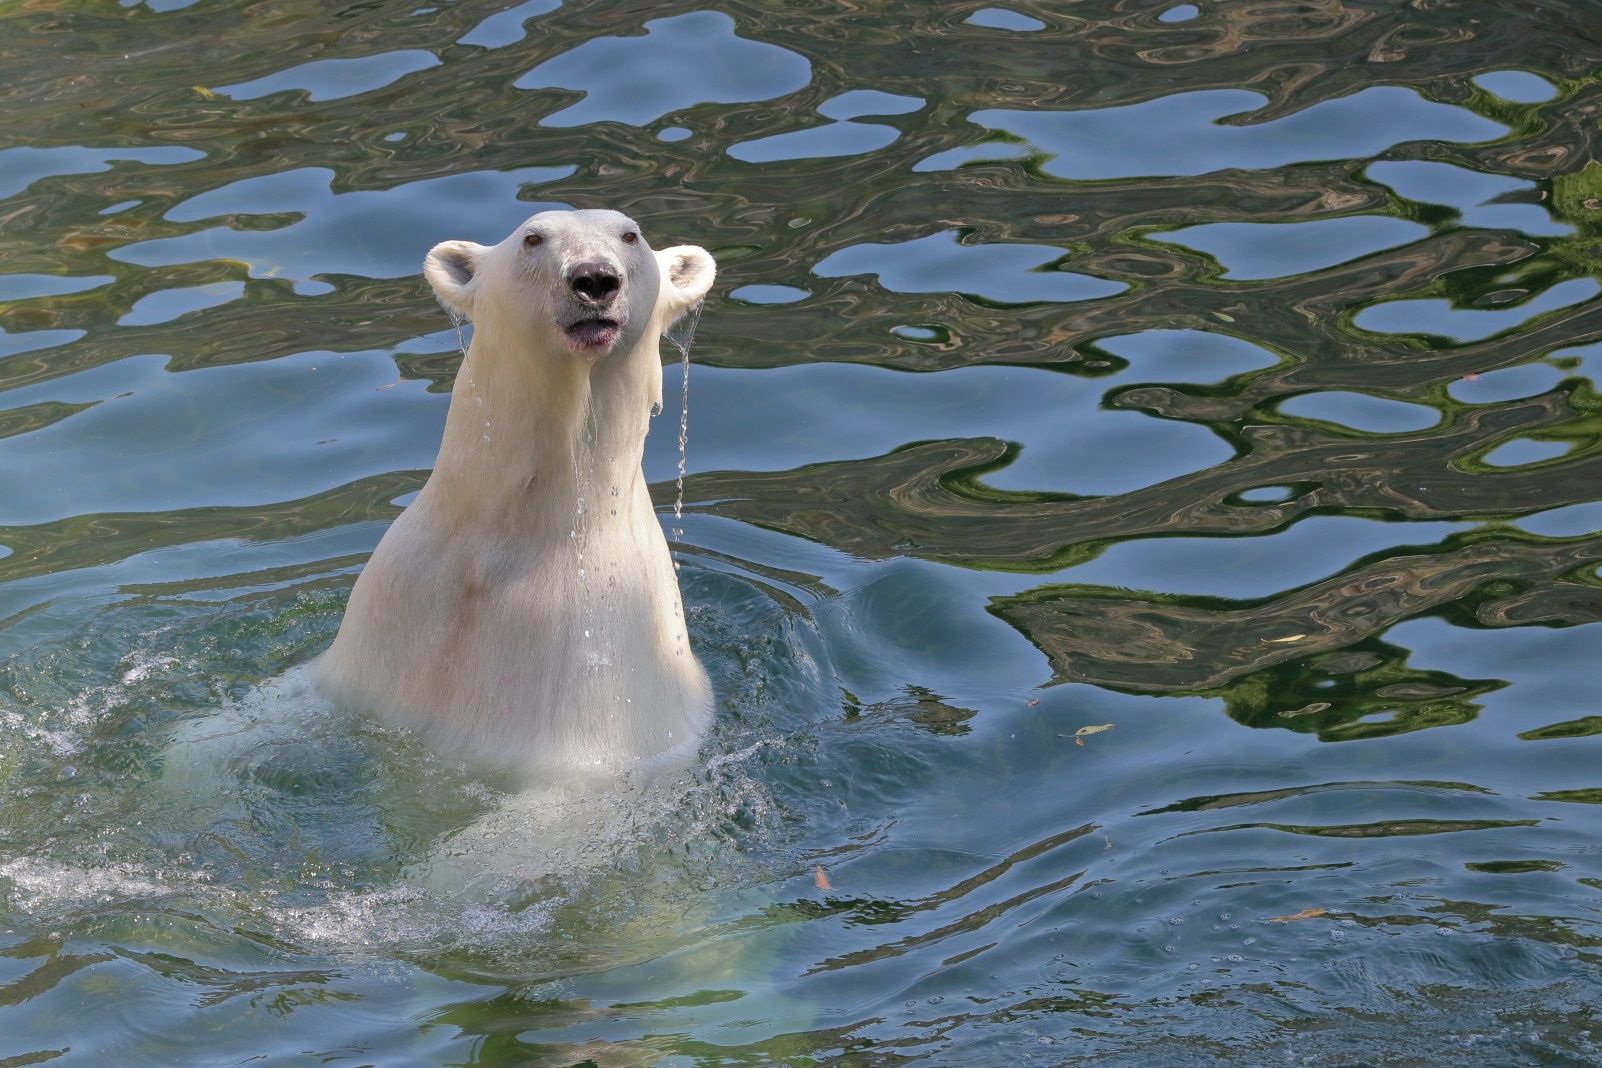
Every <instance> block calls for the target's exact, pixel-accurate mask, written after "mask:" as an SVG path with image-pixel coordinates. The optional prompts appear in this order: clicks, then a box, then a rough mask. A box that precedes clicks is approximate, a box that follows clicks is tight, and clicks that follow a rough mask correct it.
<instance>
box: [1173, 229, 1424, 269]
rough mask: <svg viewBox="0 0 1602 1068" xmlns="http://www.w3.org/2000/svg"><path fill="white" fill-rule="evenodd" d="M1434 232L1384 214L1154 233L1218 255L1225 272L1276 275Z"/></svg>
mask: <svg viewBox="0 0 1602 1068" xmlns="http://www.w3.org/2000/svg"><path fill="white" fill-rule="evenodd" d="M1428 234H1429V228H1428V227H1426V226H1421V225H1419V224H1418V223H1412V222H1406V221H1405V220H1402V219H1392V218H1389V217H1386V216H1383V215H1358V216H1353V217H1351V218H1345V219H1318V220H1314V221H1311V222H1298V223H1207V224H1204V225H1202V226H1188V227H1186V228H1185V229H1183V230H1173V231H1170V232H1168V233H1162V234H1153V235H1151V239H1152V240H1154V241H1165V242H1171V243H1173V244H1176V245H1184V246H1185V247H1186V248H1193V249H1196V250H1197V251H1198V252H1205V253H1207V254H1208V255H1209V256H1212V257H1213V258H1214V259H1216V260H1217V261H1218V262H1219V263H1221V264H1223V265H1224V267H1225V271H1224V277H1225V278H1276V277H1282V276H1285V275H1293V274H1305V273H1306V272H1308V271H1316V270H1319V269H1320V268H1323V267H1333V266H1335V265H1336V264H1338V263H1345V262H1346V261H1348V260H1355V259H1359V258H1361V257H1363V256H1367V255H1370V254H1372V253H1375V252H1379V251H1381V250H1382V249H1387V248H1396V247H1397V246H1399V245H1405V244H1408V243H1410V242H1413V241H1417V240H1418V239H1419V238H1421V237H1425V236H1427V235H1428Z"/></svg>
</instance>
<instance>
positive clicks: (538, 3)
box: [456, 0, 562, 48]
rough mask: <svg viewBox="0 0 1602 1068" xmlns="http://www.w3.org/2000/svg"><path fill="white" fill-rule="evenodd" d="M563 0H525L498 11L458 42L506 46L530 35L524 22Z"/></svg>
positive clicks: (479, 45)
mask: <svg viewBox="0 0 1602 1068" xmlns="http://www.w3.org/2000/svg"><path fill="white" fill-rule="evenodd" d="M561 6H562V4H561V0H524V2H523V3H521V4H516V5H513V6H512V7H509V8H507V9H506V10H505V11H498V12H496V13H495V14H493V15H491V16H489V17H488V18H486V19H485V20H484V21H482V22H480V23H479V24H478V25H477V26H474V27H473V28H472V29H471V30H469V31H467V32H466V33H464V34H462V36H460V37H458V38H457V39H456V43H457V44H465V45H477V46H478V47H480V48H505V47H506V46H507V45H510V44H516V43H517V42H519V41H521V40H522V39H523V38H524V37H526V36H527V35H528V27H526V26H525V25H524V23H526V22H528V20H529V19H532V18H537V17H538V16H540V15H545V14H548V13H550V12H552V11H555V10H556V9H557V8H559V7H561Z"/></svg>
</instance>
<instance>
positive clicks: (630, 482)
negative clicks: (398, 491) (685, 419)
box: [429, 322, 662, 539]
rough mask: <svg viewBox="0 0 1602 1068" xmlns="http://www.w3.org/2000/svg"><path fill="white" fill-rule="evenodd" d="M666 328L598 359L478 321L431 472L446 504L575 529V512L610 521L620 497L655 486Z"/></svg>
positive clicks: (480, 516)
mask: <svg viewBox="0 0 1602 1068" xmlns="http://www.w3.org/2000/svg"><path fill="white" fill-rule="evenodd" d="M656 327H657V324H656V323H655V322H652V323H650V324H648V329H647V330H646V332H645V333H644V335H643V336H642V337H641V338H640V340H638V341H636V342H635V343H634V345H633V346H632V347H629V348H623V347H622V346H620V347H619V348H618V350H616V351H614V352H612V353H609V354H608V355H606V356H603V357H601V358H600V359H599V360H597V361H596V362H595V364H594V365H593V366H591V365H589V364H588V363H587V361H585V360H583V359H582V358H579V357H576V356H574V355H573V354H571V353H568V352H565V351H560V350H557V351H548V350H545V349H543V348H542V347H540V346H534V345H529V344H528V343H526V342H523V343H518V342H519V340H520V339H516V338H515V335H513V336H512V337H511V338H508V336H507V333H506V332H502V331H499V330H496V329H494V327H493V325H491V324H484V325H483V326H481V327H479V328H478V329H477V330H475V334H474V338H473V343H472V346H471V347H470V348H469V350H468V353H467V357H466V359H465V360H464V361H463V363H462V366H461V369H460V370H459V371H458V373H457V376H456V383H455V385H454V386H453V387H452V390H451V404H450V411H449V414H448V415H447V417H446V424H445V434H444V437H443V440H442V441H441V443H440V451H439V457H438V459H437V461H436V462H435V467H434V475H433V477H432V478H431V479H430V480H429V485H430V487H431V488H433V487H436V486H437V495H438V496H439V498H440V501H439V503H440V504H442V505H444V506H445V508H444V511H445V512H446V514H450V515H457V516H461V517H462V518H463V520H464V521H467V522H471V523H472V524H473V525H475V526H480V525H482V524H485V523H491V524H503V523H504V524H508V525H509V526H510V527H511V529H513V530H515V531H516V532H517V534H518V536H519V537H521V538H531V537H532V538H540V537H542V536H549V537H555V538H562V539H565V538H567V537H569V535H570V532H571V531H572V530H573V528H574V524H575V522H578V523H580V524H582V525H586V526H588V527H590V529H592V530H593V529H595V528H597V527H604V526H606V525H607V524H608V523H609V521H610V520H611V519H613V518H614V517H615V516H617V515H619V514H620V513H621V512H622V511H623V510H617V509H615V508H614V505H615V502H616V501H619V500H620V501H623V502H626V503H632V502H633V501H634V500H635V499H636V498H637V497H639V496H640V495H642V494H644V492H645V485H644V473H643V471H642V470H641V458H642V456H643V453H644V449H645V436H646V432H647V430H648V429H649V423H650V414H651V406H652V404H653V403H655V402H657V401H659V399H660V397H661V375H662V370H661V356H660V354H659V351H658V349H657V345H656V344H655V341H656V338H657V337H659V336H660V335H659V331H658V330H657V329H656ZM509 341H510V343H509ZM603 503H604V504H605V505H606V506H605V507H602V504H603ZM633 511H635V509H632V508H630V509H627V513H632V512H633ZM636 518H637V517H636ZM652 523H653V524H654V523H655V520H654V516H653V518H652Z"/></svg>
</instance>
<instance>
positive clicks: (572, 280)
mask: <svg viewBox="0 0 1602 1068" xmlns="http://www.w3.org/2000/svg"><path fill="white" fill-rule="evenodd" d="M567 284H568V285H569V286H571V287H572V289H573V292H574V294H575V295H576V296H577V297H578V299H579V300H581V301H583V302H584V303H586V304H610V303H611V302H612V298H613V297H615V296H617V291H618V287H619V286H620V285H622V282H621V281H620V280H619V279H618V276H617V271H615V270H613V269H612V267H611V265H610V264H606V263H581V264H579V265H578V266H577V267H574V268H573V270H572V271H571V272H569V274H568V276H567Z"/></svg>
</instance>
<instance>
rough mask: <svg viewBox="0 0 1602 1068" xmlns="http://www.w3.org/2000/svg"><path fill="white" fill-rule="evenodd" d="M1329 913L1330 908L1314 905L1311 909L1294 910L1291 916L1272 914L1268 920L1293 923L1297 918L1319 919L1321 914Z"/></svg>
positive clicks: (1326, 914) (1270, 921)
mask: <svg viewBox="0 0 1602 1068" xmlns="http://www.w3.org/2000/svg"><path fill="white" fill-rule="evenodd" d="M1328 915H1329V909H1321V908H1318V907H1317V906H1314V907H1313V908H1310V909H1303V910H1302V911H1300V912H1293V913H1291V914H1290V915H1289V916H1270V917H1269V918H1268V922H1269V923H1292V922H1294V921H1296V920H1313V919H1317V918H1318V917H1320V916H1328Z"/></svg>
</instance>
